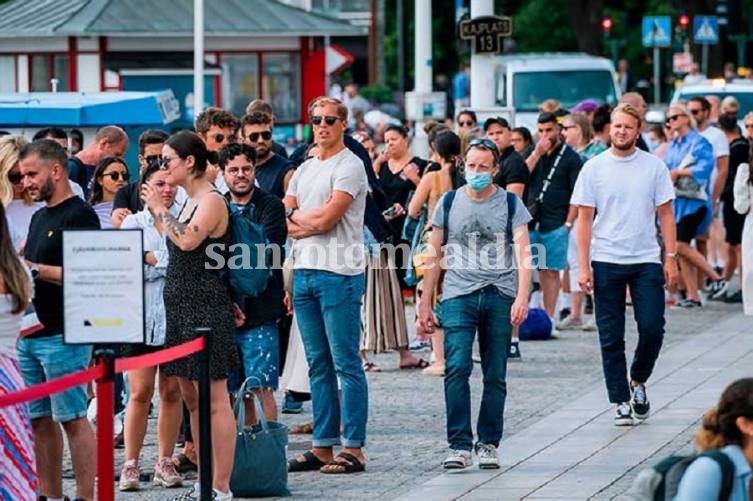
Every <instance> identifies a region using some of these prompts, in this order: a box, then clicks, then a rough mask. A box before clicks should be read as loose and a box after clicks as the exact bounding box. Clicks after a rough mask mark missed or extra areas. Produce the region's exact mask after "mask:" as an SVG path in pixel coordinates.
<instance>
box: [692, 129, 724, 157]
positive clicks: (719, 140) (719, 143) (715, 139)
mask: <svg viewBox="0 0 753 501" xmlns="http://www.w3.org/2000/svg"><path fill="white" fill-rule="evenodd" d="M698 133H699V134H701V135H702V136H703V137H705V138H706V139H708V140H709V143H711V147H712V148H713V149H714V158H715V159H716V158H719V157H725V156H726V157H728V156H729V141H727V136H725V135H724V132H722V131H721V130H720V129H718V128H716V127H714V126H708V127H706V130H704V131H703V132H701V131H698Z"/></svg>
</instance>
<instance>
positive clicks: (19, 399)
mask: <svg viewBox="0 0 753 501" xmlns="http://www.w3.org/2000/svg"><path fill="white" fill-rule="evenodd" d="M203 349H204V338H203V337H200V338H196V339H194V340H193V341H188V342H185V343H183V344H179V345H178V346H173V347H172V348H165V349H164V350H160V351H157V352H155V353H149V354H147V355H140V356H138V357H126V358H119V359H117V360H115V372H124V371H131V370H134V369H142V368H144V367H152V366H155V365H160V364H164V363H165V362H171V361H173V360H177V359H179V358H183V357H186V356H188V355H192V354H194V353H196V352H198V351H201V350H203ZM104 375H105V368H104V366H103V365H102V363H98V364H97V365H95V366H93V367H90V368H89V369H86V370H84V371H79V372H74V373H73V374H68V375H66V376H63V377H60V378H57V379H53V380H52V381H47V382H45V383H41V384H38V385H34V386H31V387H29V388H24V389H23V390H19V391H15V392H13V393H8V394H6V395H0V407H6V406H8V405H15V404H20V403H23V402H31V401H33V400H39V399H41V398H45V397H48V396H50V395H52V394H54V393H60V392H63V391H65V390H67V389H69V388H73V387H75V386H81V385H82V384H86V383H88V382H90V381H94V380H95V379H100V378H102V377H103V376H104Z"/></svg>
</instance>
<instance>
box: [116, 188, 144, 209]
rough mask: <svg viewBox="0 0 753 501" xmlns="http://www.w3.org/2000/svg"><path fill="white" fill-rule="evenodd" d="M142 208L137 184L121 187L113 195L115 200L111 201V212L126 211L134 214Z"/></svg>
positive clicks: (142, 204)
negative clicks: (116, 210)
mask: <svg viewBox="0 0 753 501" xmlns="http://www.w3.org/2000/svg"><path fill="white" fill-rule="evenodd" d="M143 208H144V203H143V202H142V201H141V197H140V196H139V183H131V184H127V185H125V186H123V187H121V188H120V189H119V190H118V192H117V193H115V199H114V200H113V201H112V210H115V209H128V210H130V211H131V213H132V214H136V213H137V212H139V211H140V210H141V209H143Z"/></svg>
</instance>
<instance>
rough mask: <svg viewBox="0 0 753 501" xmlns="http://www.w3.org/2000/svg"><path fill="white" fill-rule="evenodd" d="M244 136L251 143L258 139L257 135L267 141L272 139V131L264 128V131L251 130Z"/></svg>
mask: <svg viewBox="0 0 753 501" xmlns="http://www.w3.org/2000/svg"><path fill="white" fill-rule="evenodd" d="M246 137H248V140H249V141H251V142H252V143H255V142H256V141H258V140H259V137H261V138H262V139H264V140H265V141H269V140H270V139H272V132H271V131H268V130H265V131H264V132H252V133H251V134H249V135H248V136H246Z"/></svg>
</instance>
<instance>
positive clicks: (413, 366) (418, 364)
mask: <svg viewBox="0 0 753 501" xmlns="http://www.w3.org/2000/svg"><path fill="white" fill-rule="evenodd" d="M429 365H431V364H430V363H429V362H427V361H426V360H424V359H423V358H419V359H418V362H416V363H414V364H411V365H401V366H400V370H408V369H426V368H427V367H429Z"/></svg>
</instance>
